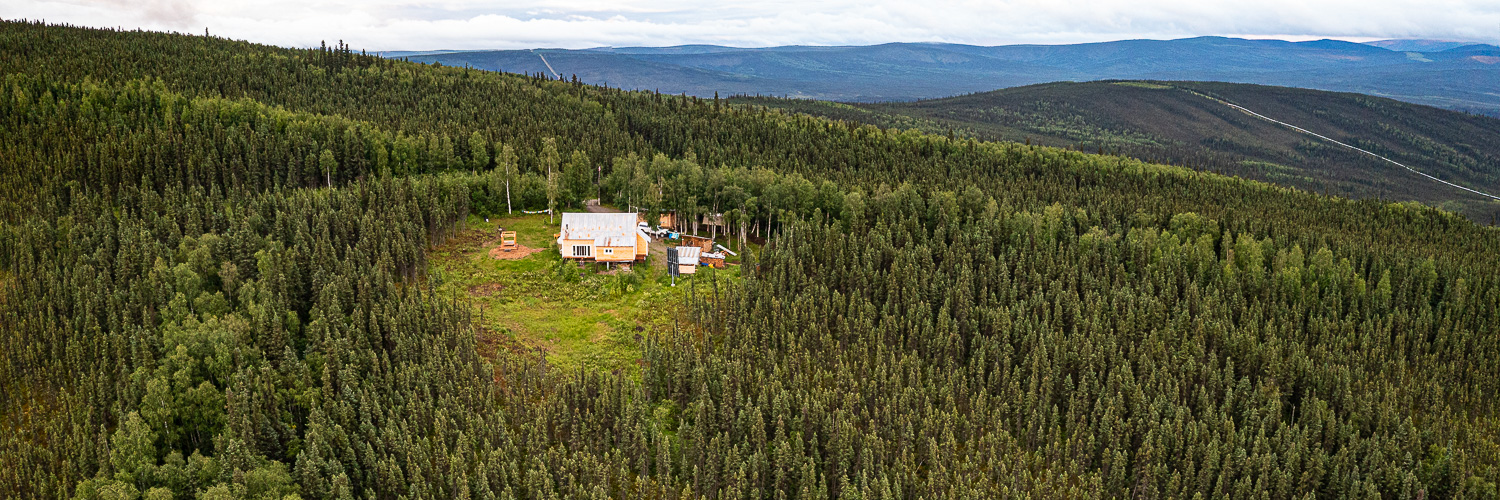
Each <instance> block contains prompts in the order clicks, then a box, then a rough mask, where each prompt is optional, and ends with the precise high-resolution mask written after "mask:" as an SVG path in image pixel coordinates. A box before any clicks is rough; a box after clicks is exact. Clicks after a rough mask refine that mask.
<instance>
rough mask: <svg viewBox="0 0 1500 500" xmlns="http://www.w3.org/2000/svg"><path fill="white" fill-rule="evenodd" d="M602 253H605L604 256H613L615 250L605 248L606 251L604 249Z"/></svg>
mask: <svg viewBox="0 0 1500 500" xmlns="http://www.w3.org/2000/svg"><path fill="white" fill-rule="evenodd" d="M604 253H605V255H614V254H615V249H613V248H606V249H604Z"/></svg>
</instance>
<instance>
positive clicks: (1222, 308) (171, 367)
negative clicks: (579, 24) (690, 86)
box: [0, 22, 1500, 500]
mask: <svg viewBox="0 0 1500 500" xmlns="http://www.w3.org/2000/svg"><path fill="white" fill-rule="evenodd" d="M0 55H3V57H0V75H3V76H0V351H3V352H5V353H6V355H5V356H0V497H4V498H76V499H81V500H96V499H100V500H102V499H140V498H148V499H153V500H156V499H164V498H184V499H185V498H201V499H230V498H248V499H268V500H269V499H281V500H288V499H296V498H307V499H322V498H329V499H345V498H375V499H400V498H429V499H432V498H438V499H448V498H453V499H464V498H469V499H490V498H496V499H517V500H523V499H524V500H530V499H535V500H553V499H562V498H568V499H572V498H588V499H613V498H618V499H636V498H652V499H664V500H705V499H706V500H754V499H797V500H801V499H808V500H835V499H839V500H844V499H854V498H859V499H868V500H887V499H890V500H894V499H906V498H931V499H939V498H1127V497H1128V498H1215V499H1217V498H1257V499H1259V498H1272V499H1303V498H1352V497H1358V498H1432V499H1494V498H1496V497H1497V496H1500V493H1497V482H1500V399H1497V397H1496V394H1497V393H1500V364H1497V363H1495V360H1496V359H1500V278H1497V275H1496V273H1495V269H1497V267H1500V230H1497V229H1495V228H1490V227H1484V226H1482V225H1478V224H1475V223H1474V222H1473V221H1471V220H1469V219H1466V218H1464V217H1460V216H1457V215H1455V214H1453V213H1451V212H1446V211H1442V210H1438V209H1434V208H1431V207H1426V206H1422V205H1419V204H1414V203H1388V202H1383V201H1379V200H1373V199H1364V200H1351V199H1348V198H1344V197H1339V196H1334V195H1324V194H1319V193H1314V192H1307V191H1302V190H1295V189H1287V188H1283V187H1279V186H1275V185H1270V184H1266V183H1263V182H1257V181H1252V180H1246V179H1238V178H1233V177H1228V176H1223V175H1217V174H1214V173H1211V172H1204V171H1200V170H1191V169H1187V168H1182V167H1177V166H1171V165H1163V164H1154V163H1148V162H1144V161H1140V160H1137V159H1133V158H1127V157H1122V156H1118V155H1100V154H1090V153H1084V152H1080V151H1076V150H1069V149H1064V148H1057V147H1048V146H1041V145H1036V144H1023V143H1015V142H991V141H979V140H972V139H967V138H956V137H954V138H950V137H946V136H945V135H944V134H932V133H924V132H921V131H913V130H894V129H889V128H879V127H875V126H871V125H861V124H858V123H854V122H851V121H842V122H841V121H835V120H829V119H825V118H820V117H815V116H808V115H805V114H796V113H785V112H782V111H779V110H773V109H767V108H766V107H764V106H753V105H739V106H737V105H726V104H725V103H724V102H723V101H721V100H719V101H716V100H712V99H699V98H693V97H686V96H669V95H661V94H657V93H653V92H629V91H623V90H620V89H615V88H605V87H598V86H591V85H585V84H581V83H576V82H569V81H558V80H556V79H545V78H539V77H528V76H524V75H516V74H501V73H492V72H485V71H477V70H471V69H468V68H457V67H436V66H433V65H423V64H416V63H411V62H404V61H398V60H393V59H388V58H378V57H371V56H365V55H363V54H360V53H358V52H356V51H353V50H351V49H350V48H348V47H347V46H342V45H337V46H333V47H322V48H316V49H288V48H281V47H272V46H265V45H256V44H250V43H245V42H239V41H232V40H225V39H222V38H214V37H209V36H189V35H181V34H167V33H150V32H139V31H135V32H126V31H115V30H99V29H82V28H75V27H68V26H54V25H46V24H43V23H35V22H0ZM1158 86H1159V85H1158ZM1156 90H1161V89H1156ZM1211 90H1212V89H1211V88H1207V87H1205V88H1204V89H1202V90H1201V92H1204V93H1206V92H1209V91H1211ZM1226 94H1227V93H1226ZM1240 97H1242V96H1240ZM1251 105H1254V103H1251ZM1189 111H1190V110H1189ZM1283 111H1285V110H1280V109H1271V110H1268V111H1267V112H1275V113H1279V112H1283ZM1184 112H1188V111H1184ZM1205 112H1206V111H1205ZM591 174H592V175H591ZM596 196H597V197H598V198H599V199H600V202H601V203H602V204H605V205H613V206H616V207H628V206H640V207H644V208H645V210H646V211H648V212H655V211H657V210H673V211H676V212H677V213H678V214H679V215H694V214H700V213H716V212H723V213H724V217H725V219H726V222H728V224H727V226H726V229H727V230H728V231H729V232H730V234H734V233H738V234H737V236H738V238H735V239H737V240H739V242H740V243H741V244H739V245H734V246H735V248H738V249H739V250H740V251H739V252H738V253H739V255H737V256H736V257H737V258H738V259H740V260H739V262H738V264H739V265H738V266H731V268H729V269H724V270H720V271H708V270H703V271H702V272H699V273H697V274H695V275H693V276H691V277H679V278H678V279H677V280H676V281H675V282H674V281H672V280H671V279H670V278H669V277H668V276H665V275H664V273H662V271H663V266H662V265H661V264H662V263H661V262H659V261H645V262H637V263H636V264H635V265H633V266H632V269H631V270H630V271H624V270H621V269H618V268H614V269H609V270H605V269H602V268H601V266H599V265H597V263H594V264H586V265H578V264H577V263H574V262H571V261H566V260H563V259H562V258H561V256H560V255H559V254H558V253H556V252H555V251H554V250H551V249H541V247H542V246H544V245H546V246H550V245H551V244H552V243H551V242H553V241H555V240H553V239H552V238H555V237H554V236H551V235H552V234H555V233H554V231H557V229H558V225H557V223H556V222H554V221H553V220H552V218H551V217H545V218H544V216H540V215H534V216H525V215H518V214H515V213H514V212H517V211H522V210H531V211H535V210H538V209H541V208H543V207H551V208H557V209H559V210H581V209H582V207H581V204H582V202H583V200H584V199H589V198H592V197H596ZM486 219H488V220H486ZM495 219H499V220H498V221H496V220H495ZM497 224H501V225H504V226H505V227H507V228H513V229H516V230H519V231H522V232H523V234H522V236H521V238H520V240H521V242H520V243H521V244H522V245H525V246H528V247H533V248H536V249H539V250H541V251H539V252H534V253H530V254H527V255H525V256H519V255H518V256H516V257H517V258H516V259H513V260H512V259H501V260H496V259H495V254H494V253H492V252H490V250H492V247H493V239H494V237H495V233H494V228H495V226H496V225H497ZM719 234H720V235H723V234H724V233H722V232H721V233H719ZM749 234H754V239H751V238H749V237H747V236H748V235H749ZM728 240H729V239H728V238H726V240H725V241H724V243H726V244H728V243H729V241H728ZM747 240H748V243H749V244H746V243H747ZM762 243H763V244H762ZM674 284H675V285H676V286H673V285H674Z"/></svg>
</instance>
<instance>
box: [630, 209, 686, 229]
mask: <svg viewBox="0 0 1500 500" xmlns="http://www.w3.org/2000/svg"><path fill="white" fill-rule="evenodd" d="M656 215H657V219H659V220H657V224H656V225H657V227H677V212H674V211H671V210H663V211H660V212H657V213H656ZM636 221H637V222H650V221H648V220H646V212H639V213H637V214H636Z"/></svg>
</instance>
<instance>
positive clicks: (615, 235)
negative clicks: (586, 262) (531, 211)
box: [557, 212, 651, 247]
mask: <svg viewBox="0 0 1500 500" xmlns="http://www.w3.org/2000/svg"><path fill="white" fill-rule="evenodd" d="M559 233H560V235H559V236H558V238H557V243H558V244H562V243H563V240H594V246H601V247H633V246H635V238H636V236H637V235H640V236H642V237H644V238H646V241H647V242H650V241H651V237H649V236H646V235H645V233H643V232H641V229H640V227H639V226H637V225H636V216H635V214H633V213H618V214H597V213H577V212H568V213H564V214H562V231H560V232H559Z"/></svg>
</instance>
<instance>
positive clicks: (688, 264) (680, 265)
mask: <svg viewBox="0 0 1500 500" xmlns="http://www.w3.org/2000/svg"><path fill="white" fill-rule="evenodd" d="M702 253H703V250H702V249H700V248H698V247H687V246H683V247H677V274H693V273H695V272H698V256H699V255H701V254H702Z"/></svg>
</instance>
